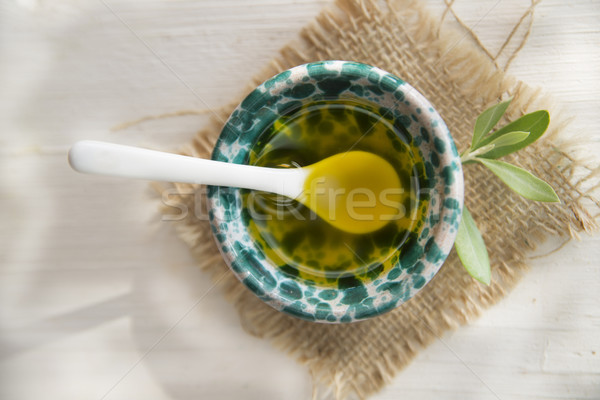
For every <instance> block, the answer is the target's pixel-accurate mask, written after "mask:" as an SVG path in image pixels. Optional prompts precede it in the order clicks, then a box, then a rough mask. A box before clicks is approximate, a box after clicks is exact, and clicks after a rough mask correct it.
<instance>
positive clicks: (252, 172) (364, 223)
mask: <svg viewBox="0 0 600 400" xmlns="http://www.w3.org/2000/svg"><path fill="white" fill-rule="evenodd" d="M69 163H70V164H71V167H72V168H73V169H74V170H76V171H79V172H85V173H90V174H99V175H109V176H118V177H124V178H134V179H148V180H156V181H168V182H182V183H196V184H206V185H215V186H230V187H238V188H245V189H253V190H262V191H266V192H271V193H276V194H280V195H283V196H286V197H289V198H292V199H295V200H297V201H299V202H301V203H302V204H304V205H305V206H307V207H308V208H310V209H311V210H313V211H314V212H315V213H316V214H317V215H318V216H319V217H321V218H323V219H324V220H326V221H327V222H329V223H330V224H331V225H333V226H335V227H337V228H339V229H341V230H344V231H347V232H351V233H368V232H372V231H375V230H378V229H379V228H381V227H383V226H384V225H386V224H387V223H388V222H389V221H390V219H393V218H392V217H394V216H396V215H397V214H398V210H399V209H401V202H402V198H401V196H400V195H399V193H401V192H402V191H401V190H400V191H398V190H397V189H399V188H400V180H399V178H398V175H397V174H396V171H395V170H394V168H393V167H392V166H391V165H390V164H389V163H388V162H387V161H386V160H384V159H383V158H381V157H379V156H377V155H375V154H372V153H368V152H364V151H350V152H348V153H340V154H336V155H334V156H331V157H328V158H326V159H324V160H321V161H319V162H317V163H315V164H313V165H310V166H308V167H303V168H266V167H256V166H251V165H241V164H232V163H226V162H220V161H213V160H206V159H201V158H196V157H187V156H182V155H178V154H171V153H163V152H159V151H154V150H148V149H142V148H138V147H131V146H123V145H119V144H113V143H105V142H96V141H88V140H86V141H81V142H77V143H75V144H74V145H73V147H72V148H71V150H70V151H69ZM390 189H391V190H396V192H395V194H392V195H390V193H389V190H390ZM359 192H360V193H359ZM367 192H370V193H372V196H371V195H369V194H368V193H367ZM365 193H366V194H365ZM386 193H387V194H386ZM357 194H358V197H361V194H362V195H365V196H366V197H367V198H368V199H375V201H374V202H373V201H371V202H369V204H366V202H365V200H364V199H363V200H360V199H356V197H357ZM383 196H386V198H385V202H384V201H383V200H382V199H383ZM394 196H395V197H394ZM350 200H352V201H350ZM380 200H381V201H380ZM353 201H354V202H358V203H359V206H356V205H354V207H352V206H353V204H350V203H352V202H353ZM383 203H385V205H384V204H383ZM383 217H386V218H383Z"/></svg>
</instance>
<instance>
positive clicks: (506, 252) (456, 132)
mask: <svg viewBox="0 0 600 400" xmlns="http://www.w3.org/2000/svg"><path fill="white" fill-rule="evenodd" d="M464 38H465V33H464V32H461V31H460V30H456V29H453V28H446V27H440V22H439V20H437V19H435V18H433V17H432V16H430V15H429V14H428V12H427V11H426V10H424V9H423V7H422V6H421V5H420V4H419V3H418V2H417V1H413V0H398V1H390V2H388V3H386V4H382V3H377V4H376V3H375V2H372V1H366V0H365V1H361V0H339V1H338V2H337V3H336V4H335V6H334V7H332V8H330V9H327V10H325V11H323V12H322V13H321V14H320V15H319V16H318V17H317V18H316V20H315V22H314V23H312V24H311V25H310V26H308V27H307V28H305V29H304V30H303V31H302V33H301V35H300V38H299V40H298V41H296V42H295V43H293V44H290V45H289V46H286V47H285V48H283V49H282V50H281V54H280V56H279V57H278V58H276V59H275V60H274V61H273V62H271V63H270V64H269V65H268V66H267V67H266V68H265V70H264V71H263V73H261V74H259V76H257V77H256V78H255V79H254V80H253V81H252V82H251V83H250V85H249V86H248V90H250V89H251V88H252V87H254V86H256V85H257V84H259V83H260V82H262V81H264V80H265V79H266V78H268V77H270V76H272V75H274V74H276V73H278V72H280V71H282V70H284V69H287V68H289V67H291V66H294V65H298V64H302V63H305V62H310V61H316V60H323V59H346V60H355V61H360V62H366V63H369V64H373V65H377V66H379V67H381V68H382V69H385V70H388V71H390V72H392V73H395V74H396V75H398V76H400V77H402V78H403V79H405V80H407V81H408V82H410V83H411V85H413V86H414V87H416V88H417V89H418V90H419V91H420V92H421V93H423V94H424V95H425V96H426V97H427V98H428V99H429V100H430V101H431V102H432V103H433V105H434V107H435V108H436V109H437V110H438V111H439V112H440V114H441V115H442V117H443V118H444V120H445V121H446V123H447V124H448V126H449V128H450V131H451V132H452V134H453V136H454V138H455V141H456V143H457V147H458V148H459V150H462V149H464V148H466V146H467V145H468V144H469V143H468V140H469V136H470V132H471V131H472V124H473V122H474V121H475V118H476V116H477V115H478V113H480V112H481V111H482V110H483V109H484V108H485V107H486V106H488V105H490V104H491V103H495V102H497V101H498V100H500V99H502V98H505V97H508V96H513V97H514V100H513V102H512V104H511V107H510V109H509V110H508V112H507V115H506V117H505V118H504V121H503V123H506V122H508V121H510V120H513V119H515V118H517V117H519V116H521V115H522V114H524V113H526V112H531V111H534V110H537V109H548V110H549V111H550V114H551V116H552V122H551V125H550V127H549V130H548V133H547V134H546V135H545V136H544V138H543V139H542V140H540V141H538V142H537V143H535V144H534V145H532V146H530V147H528V148H527V149H524V150H522V151H520V152H519V153H518V154H516V155H512V156H510V157H507V158H508V159H509V161H511V162H513V163H515V164H518V165H521V166H523V167H524V168H527V169H528V170H530V171H532V172H534V173H535V174H536V175H538V176H540V177H541V178H543V179H544V180H546V181H548V182H549V183H550V184H551V185H552V186H553V187H554V188H555V190H556V192H557V193H558V195H559V197H560V198H561V201H562V203H561V204H560V205H556V204H543V203H535V202H528V201H526V200H524V199H522V198H520V197H519V196H517V195H515V194H514V193H512V192H511V191H510V190H508V189H506V188H505V187H504V186H503V184H502V183H500V182H499V181H498V180H496V179H495V178H494V177H493V176H492V175H491V174H490V173H489V172H488V171H487V170H485V169H483V168H480V167H479V166H468V167H467V168H465V182H466V188H465V198H466V200H465V201H466V205H467V206H468V207H469V209H470V210H471V212H472V214H473V216H474V218H475V219H476V221H477V223H478V225H479V227H480V229H481V231H482V233H483V236H484V238H485V239H486V243H487V244H488V250H489V252H490V259H491V263H492V284H491V285H490V286H483V285H481V284H479V283H477V282H476V281H474V280H473V279H471V278H470V277H469V276H468V275H467V274H466V273H465V272H464V270H463V268H462V266H461V265H460V262H459V260H458V259H457V257H456V254H455V253H454V252H453V253H451V255H450V257H449V258H448V260H447V261H446V263H445V264H444V266H443V267H442V269H441V270H440V272H439V273H438V274H437V275H436V277H435V278H434V279H433V280H432V281H431V282H430V283H429V284H428V285H427V286H426V287H425V288H424V289H423V290H422V291H421V292H419V294H418V295H417V296H415V297H414V298H413V299H412V300H411V301H409V302H408V303H406V304H405V305H403V306H402V307H400V308H399V309H396V310H394V311H392V312H390V313H388V314H386V315H383V316H380V317H377V318H374V319H372V320H369V321H364V322H360V323H355V324H352V325H323V324H315V323H310V322H306V321H301V320H298V319H295V318H293V317H290V316H287V315H285V314H282V313H279V312H276V311H274V310H273V309H271V308H269V307H268V306H266V305H264V304H263V303H262V302H260V300H258V299H257V298H256V297H255V296H254V295H253V294H251V293H250V292H249V291H248V290H247V289H245V288H244V287H243V286H242V285H241V284H240V282H238V281H237V279H236V278H235V277H234V276H233V275H232V274H231V273H230V272H229V270H228V269H227V267H226V266H225V265H224V263H223V261H222V259H221V257H220V254H219V253H218V250H217V248H216V245H215V243H214V241H213V239H212V237H211V233H210V227H209V225H208V222H207V221H206V220H204V219H203V218H198V216H197V215H196V214H195V213H192V212H190V213H188V214H187V216H186V217H185V218H184V219H182V220H180V221H178V222H177V223H175V229H176V230H177V232H178V234H179V236H180V237H181V238H182V239H183V240H184V241H185V242H186V243H187V244H188V245H189V246H190V248H191V249H192V252H193V254H194V255H195V256H196V258H197V260H198V263H199V265H200V267H201V268H203V269H205V270H207V271H208V272H209V273H211V274H212V275H213V277H214V279H215V282H216V283H217V284H218V285H219V286H220V287H221V288H222V289H223V291H224V293H225V294H226V297H227V298H228V299H229V300H230V301H231V302H232V303H233V304H234V306H235V308H236V309H237V310H238V312H239V314H240V320H241V323H242V324H243V326H244V328H245V329H246V330H247V331H248V332H249V333H251V334H253V335H255V336H258V337H263V338H267V339H269V340H271V341H272V342H273V343H274V345H275V346H276V347H278V348H280V349H282V350H283V351H286V352H288V353H289V354H291V355H292V356H293V357H294V358H296V359H297V360H298V361H300V362H301V363H304V364H306V365H307V366H308V368H309V370H310V373H311V375H312V376H313V379H314V388H315V391H314V393H313V397H314V398H322V397H325V396H333V397H335V398H338V399H342V398H346V397H348V396H349V395H350V394H354V395H356V396H358V397H359V398H365V397H367V396H369V395H370V394H372V393H374V392H376V391H378V390H380V389H381V388H382V387H383V386H384V385H385V384H386V383H387V382H389V381H390V380H391V379H392V378H393V376H394V375H395V374H396V373H397V372H398V371H399V370H400V369H401V368H403V367H404V366H405V365H407V364H408V362H410V360H411V359H412V358H413V357H414V356H415V355H416V354H417V352H418V351H419V350H420V349H422V348H423V347H425V346H426V345H427V344H429V343H431V342H432V341H434V340H435V339H436V338H439V337H440V336H441V335H442V334H443V333H444V332H445V331H447V330H448V329H453V328H456V327H457V326H459V325H461V324H465V323H467V322H469V321H470V320H472V319H473V318H476V317H477V316H478V315H480V313H481V312H482V311H483V310H484V309H486V308H487V307H489V306H490V305H492V304H494V303H496V302H497V301H499V300H500V299H501V298H502V297H504V296H505V295H506V294H507V293H508V292H509V291H510V290H511V289H512V288H513V287H514V286H515V285H516V283H517V282H518V280H519V278H520V277H521V276H522V275H523V274H524V272H525V271H526V268H527V267H526V261H527V253H528V252H529V251H530V250H532V249H534V248H535V246H536V244H539V243H541V242H542V241H543V240H544V239H545V238H546V237H548V236H549V235H552V236H563V237H573V236H576V235H577V234H578V233H579V232H592V231H594V230H596V229H597V228H598V225H597V221H598V214H597V212H598V210H600V204H599V203H598V201H597V200H596V199H595V197H594V196H593V194H594V192H595V191H597V190H598V186H599V183H598V181H599V175H600V168H597V167H595V169H592V168H589V167H587V166H586V163H585V162H584V160H583V159H581V158H578V157H577V156H576V155H573V151H574V149H575V147H574V145H573V142H572V141H571V140H570V138H569V135H568V133H567V131H566V129H565V127H566V125H567V123H568V118H567V117H565V116H564V115H565V114H564V112H562V111H561V110H560V109H559V107H557V106H556V104H555V103H554V102H553V101H552V100H550V98H549V96H547V95H546V94H544V93H543V92H542V91H541V90H539V89H533V88H531V87H529V86H527V85H526V84H524V83H522V82H519V81H517V80H516V79H514V78H511V77H508V76H506V74H505V72H504V71H502V70H501V69H499V68H497V66H496V65H494V61H493V60H490V58H489V57H488V56H487V55H486V54H485V52H483V51H482V49H481V48H480V47H478V45H477V43H473V42H472V41H468V40H467V41H464V40H463V39H464ZM240 100H241V99H240ZM232 109H233V106H228V107H225V108H224V109H222V110H218V111H215V116H214V118H213V120H212V122H211V123H210V125H209V126H208V127H207V128H206V129H204V130H203V131H201V132H200V133H199V134H198V135H197V137H196V139H195V140H194V141H193V143H191V144H190V145H189V146H187V147H186V148H185V149H184V150H183V153H184V154H189V155H193V156H198V157H208V156H209V154H210V152H211V151H212V148H213V147H214V143H215V141H216V138H217V136H218V134H219V132H220V129H221V127H222V124H223V121H224V120H225V119H226V118H227V116H228V115H229V113H230V112H231V111H232ZM588 161H589V160H588ZM481 183H485V184H481ZM157 189H158V190H159V191H164V190H165V189H166V188H165V187H157ZM168 189H169V202H170V204H173V203H174V202H175V203H178V204H180V205H182V206H183V207H187V209H188V210H192V209H194V207H196V206H197V204H195V199H194V198H193V197H192V196H186V195H183V194H185V193H190V192H191V191H196V190H197V189H199V188H198V187H197V186H195V185H186V184H174V185H173V186H170V187H169V188H168ZM176 193H181V194H182V195H180V196H178V195H176ZM196 200H197V199H196ZM176 209H177V208H174V207H166V208H165V209H164V212H165V213H170V212H172V211H173V210H176ZM177 210H179V209H177ZM592 213H596V214H592Z"/></svg>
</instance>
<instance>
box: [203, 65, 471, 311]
mask: <svg viewBox="0 0 600 400" xmlns="http://www.w3.org/2000/svg"><path fill="white" fill-rule="evenodd" d="M307 78H308V79H307ZM345 81H350V82H351V83H352V82H354V83H356V85H359V86H362V87H365V88H367V87H368V88H370V90H366V92H369V96H371V97H369V98H367V97H366V96H359V97H361V98H362V99H365V100H368V101H370V102H371V103H373V102H375V103H377V104H385V101H387V102H388V103H389V102H390V99H391V100H393V101H394V103H393V104H394V105H395V107H396V108H399V107H400V108H401V110H402V113H400V111H398V110H396V108H395V109H394V112H398V113H399V114H402V115H403V116H405V120H404V121H405V122H404V123H406V124H409V126H408V127H407V129H408V130H409V131H410V132H411V134H412V140H414V141H415V142H417V141H418V143H415V144H416V145H417V147H418V148H419V149H420V150H422V151H423V152H424V153H426V154H425V156H426V157H427V161H426V162H425V165H426V167H427V168H426V169H427V170H428V171H427V172H428V174H429V175H430V176H431V178H432V180H434V182H432V187H431V188H430V190H431V192H430V196H431V198H435V199H438V200H437V202H436V204H430V207H429V208H430V210H428V216H429V218H428V222H427V223H426V224H429V225H428V226H427V229H428V231H427V232H426V234H425V235H421V236H423V237H421V236H420V237H419V245H418V246H417V247H418V248H419V249H420V250H419V251H417V252H416V254H413V255H412V259H411V260H409V261H406V262H404V261H401V260H400V259H398V260H397V262H396V263H394V264H395V265H394V269H395V268H399V270H400V271H401V272H400V273H398V272H397V271H396V272H394V273H393V274H392V271H394V269H392V270H391V271H388V272H387V276H386V277H385V278H382V279H381V280H382V281H383V282H379V283H378V284H377V285H375V284H374V283H373V282H368V283H360V285H359V283H357V282H352V281H349V282H346V283H345V284H344V286H343V287H342V286H341V284H340V287H339V288H338V289H332V288H331V287H327V288H324V287H315V286H314V285H309V284H307V283H306V282H303V281H301V280H297V279H296V280H294V279H292V278H291V277H289V276H285V275H282V273H281V271H280V270H279V269H278V268H277V266H275V265H274V264H273V263H271V262H270V260H269V259H268V258H266V257H265V256H264V254H261V252H262V250H261V249H260V247H259V246H257V244H256V243H255V242H254V241H252V239H251V238H250V237H249V235H248V234H247V233H246V232H244V223H243V215H242V213H243V210H242V209H241V203H240V197H239V196H240V189H238V188H224V187H217V186H209V187H208V191H207V204H208V209H209V219H210V223H211V228H212V232H213V236H214V238H215V240H216V242H217V245H218V247H219V250H220V252H221V254H222V255H223V258H224V259H225V261H226V263H227V264H228V266H229V267H230V268H231V270H232V271H233V273H234V274H235V275H236V277H237V278H238V279H239V280H240V281H241V282H242V283H243V284H244V285H245V286H246V287H247V288H248V289H250V290H251V291H252V292H253V293H254V294H255V295H257V296H258V297H259V298H260V299H261V300H263V301H264V302H266V303H267V304H269V305H271V306H272V307H274V308H276V309H277V310H280V311H283V312H286V313H288V314H290V315H293V316H296V317H300V318H303V319H307V320H312V321H318V322H328V323H339V322H353V321H358V320H362V319H366V318H370V317H373V316H376V315H380V314H383V313H385V312H387V311H390V310H392V309H394V308H396V307H398V306H399V305H401V304H402V303H404V302H406V301H408V300H409V299H410V298H411V297H413V296H414V295H415V294H416V293H417V292H418V291H420V290H421V288H422V287H424V286H425V284H426V283H427V282H429V281H430V280H431V279H432V278H433V276H434V275H435V274H436V273H437V271H438V270H439V269H440V268H441V265H442V264H443V262H444V261H445V259H446V258H447V256H448V254H449V253H450V250H451V249H452V246H453V244H454V240H455V237H456V233H457V231H458V226H459V223H460V219H461V215H462V207H463V191H464V188H463V186H464V183H463V174H462V166H461V163H460V156H459V155H458V152H457V150H456V146H455V144H454V141H453V139H452V137H451V135H450V132H449V131H448V128H447V126H446V125H445V123H444V121H443V120H442V118H441V117H440V115H439V114H438V113H437V111H436V110H435V109H434V108H433V106H432V105H431V104H430V103H429V101H427V99H425V97H424V96H423V95H421V94H420V93H419V92H418V91H417V90H416V89H414V88H413V87H412V86H410V85H409V84H408V83H406V82H404V81H403V80H402V79H400V78H398V77H396V76H395V75H393V74H391V73H389V72H386V71H383V70H381V69H379V68H377V67H374V66H371V65H368V64H363V63H357V62H353V61H338V60H330V61H319V62H313V63H307V64H302V65H299V66H296V67H293V68H290V69H288V70H286V71H283V72H281V73H279V74H277V75H275V76H273V77H272V78H270V79H268V80H266V81H265V82H263V83H262V84H261V85H259V86H258V87H257V88H256V89H254V90H253V91H252V92H251V93H250V94H248V95H247V96H246V98H245V99H244V100H243V101H242V102H241V103H240V104H239V105H238V106H237V107H236V109H235V110H234V111H233V112H232V114H231V116H230V117H229V118H228V120H227V121H226V122H225V125H224V127H223V129H222V131H221V134H220V136H219V138H218V140H217V142H216V144H215V148H214V151H213V153H212V159H213V160H217V161H226V162H233V163H237V164H242V163H246V162H247V160H248V155H249V153H250V149H251V147H252V145H253V144H254V143H255V142H256V140H257V139H258V137H259V136H260V135H261V134H262V133H263V132H264V130H265V129H266V128H267V127H268V126H269V125H270V124H272V122H273V121H274V120H275V119H276V118H277V117H278V116H279V115H280V113H285V112H286V110H288V109H290V108H292V107H298V103H299V102H300V103H302V102H308V101H318V100H319V99H320V97H319V96H322V98H330V97H331V96H332V95H336V94H337V95H338V96H344V95H346V94H348V93H349V89H350V87H349V86H348V85H346V84H345V83H344V82H345ZM325 83H327V84H325ZM321 84H322V85H321ZM310 85H313V86H314V89H315V90H314V91H313V92H311V93H309V94H308V95H307V94H306V93H308V91H306V90H305V91H301V90H299V89H298V88H299V87H301V86H302V87H303V88H305V89H306V88H307V87H309V86H310ZM336 85H337V86H336ZM331 88H333V89H331ZM293 89H296V90H295V91H294V90H293ZM330 89H331V90H330ZM328 90H329V91H328ZM309 91H310V90H309ZM332 91H333V92H332ZM332 93H333V94H332ZM302 95H305V97H302ZM328 96H329V97H328ZM352 96H356V93H353V94H352ZM377 96H383V97H381V98H379V99H378V97H377ZM381 99H385V101H383V100H382V101H383V102H382V103H380V100H381ZM408 112H410V113H409V115H407V113H408ZM410 125H412V126H413V127H412V128H411V127H410ZM417 128H418V129H417ZM432 203H433V202H432ZM232 211H233V212H232ZM422 233H423V232H422ZM409 262H412V263H413V264H412V267H414V266H415V265H419V268H421V270H420V271H419V268H416V269H415V268H413V272H412V273H408V272H407V271H409V270H410V268H412V267H409V268H407V266H408V264H409ZM402 263H404V265H402ZM419 263H420V264H419ZM398 274H400V275H398ZM401 276H402V277H403V279H400V277H401ZM407 276H409V277H410V279H411V282H408V283H407V282H406V279H408V278H407ZM355 281H357V280H356V279H355ZM386 285H387V286H386ZM382 288H384V289H382ZM332 290H333V291H337V292H338V293H335V296H333V294H332V293H329V294H328V295H327V296H325V295H323V293H324V292H331V291H332ZM382 292H383V293H382ZM330 297H332V298H331V299H330ZM311 299H316V300H312V301H309V300H311Z"/></svg>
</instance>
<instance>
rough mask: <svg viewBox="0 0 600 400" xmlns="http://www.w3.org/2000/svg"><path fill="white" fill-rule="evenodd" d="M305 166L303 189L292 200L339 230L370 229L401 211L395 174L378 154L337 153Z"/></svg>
mask: <svg viewBox="0 0 600 400" xmlns="http://www.w3.org/2000/svg"><path fill="white" fill-rule="evenodd" d="M306 169H307V170H308V171H309V173H308V176H307V178H306V181H305V183H304V192H303V193H302V195H301V196H300V197H299V198H298V199H296V200H298V201H299V202H301V203H302V204H304V205H305V206H307V207H308V208H310V209H311V210H313V211H314V212H315V213H316V214H317V215H318V216H319V217H321V218H322V219H323V220H325V221H326V222H328V223H329V224H331V225H333V226H334V227H336V228H338V229H340V230H342V231H345V232H350V233H355V234H361V233H369V232H373V231H376V230H379V229H381V228H382V227H383V226H384V225H386V224H387V223H388V222H390V221H391V220H393V219H394V218H398V216H399V215H400V213H402V208H403V205H402V200H403V199H402V194H403V193H404V190H402V188H401V185H400V179H399V178H398V174H397V173H396V171H395V170H394V167H392V166H391V165H390V163H389V162H387V161H386V160H384V159H383V158H382V157H380V156H378V155H375V154H373V153H369V152H366V151H350V152H348V153H339V154H336V155H334V156H331V157H328V158H326V159H324V160H321V161H319V162H317V163H316V164H313V165H311V166H309V167H307V168H306Z"/></svg>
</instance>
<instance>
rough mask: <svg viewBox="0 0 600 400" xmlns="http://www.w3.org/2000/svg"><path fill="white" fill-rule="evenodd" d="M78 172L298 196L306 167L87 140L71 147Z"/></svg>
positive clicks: (71, 160) (72, 160) (73, 164)
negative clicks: (263, 164)
mask: <svg viewBox="0 0 600 400" xmlns="http://www.w3.org/2000/svg"><path fill="white" fill-rule="evenodd" d="M69 163H70V164H71V167H72V168H73V169H74V170H76V171H79V172H85V173H88V174H98V175H108V176H118V177H123V178H134V179H148V180H155V181H168V182H181V183H197V184H206V185H216V186H231V187H239V188H245V189H255V190H263V191H267V192H272V193H278V194H281V195H284V196H287V197H291V198H296V197H298V196H299V195H300V193H301V192H302V188H303V185H304V180H305V178H306V171H305V170H304V169H302V168H294V169H281V168H265V167H255V166H251V165H241V164H232V163H226V162H220V161H213V160H206V159H202V158H196V157H188V156H182V155H178V154H172V153H163V152H160V151H154V150H148V149H142V148H139V147H132V146H124V145H120V144H114V143H106V142H96V141H91V140H84V141H81V142H77V143H75V144H74V145H73V147H71V150H70V151H69Z"/></svg>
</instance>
